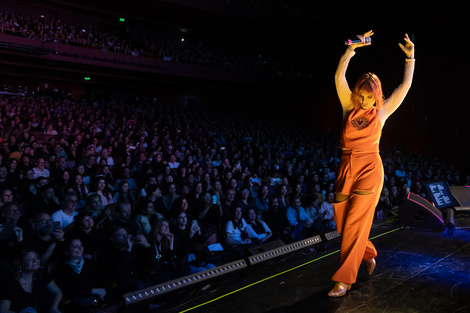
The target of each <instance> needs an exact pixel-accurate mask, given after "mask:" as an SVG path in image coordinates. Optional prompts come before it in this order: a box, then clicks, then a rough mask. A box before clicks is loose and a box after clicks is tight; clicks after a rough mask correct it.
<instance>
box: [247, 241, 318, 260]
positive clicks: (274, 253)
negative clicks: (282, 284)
mask: <svg viewBox="0 0 470 313" xmlns="http://www.w3.org/2000/svg"><path fill="white" fill-rule="evenodd" d="M319 242H321V238H320V236H315V237H311V238H307V239H303V240H300V241H296V242H294V243H291V244H288V245H285V246H282V247H279V248H276V249H272V250H269V251H266V252H263V253H259V254H256V255H253V256H250V257H249V258H248V262H249V263H250V265H254V264H258V263H261V262H264V261H266V260H269V259H273V258H277V257H278V256H281V255H284V254H287V253H291V252H293V251H296V250H299V249H303V248H306V247H308V246H311V245H314V244H317V243H319Z"/></svg>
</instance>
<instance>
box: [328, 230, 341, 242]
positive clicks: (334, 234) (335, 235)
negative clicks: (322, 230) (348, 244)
mask: <svg viewBox="0 0 470 313" xmlns="http://www.w3.org/2000/svg"><path fill="white" fill-rule="evenodd" d="M338 237H341V235H340V234H339V233H338V231H336V230H335V231H332V232H329V233H326V234H325V238H326V240H328V241H330V240H333V239H336V238H338Z"/></svg>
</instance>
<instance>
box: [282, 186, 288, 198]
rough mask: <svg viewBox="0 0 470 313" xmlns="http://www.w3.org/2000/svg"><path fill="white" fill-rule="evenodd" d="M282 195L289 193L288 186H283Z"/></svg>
mask: <svg viewBox="0 0 470 313" xmlns="http://www.w3.org/2000/svg"><path fill="white" fill-rule="evenodd" d="M281 195H283V196H285V195H287V186H282V187H281Z"/></svg>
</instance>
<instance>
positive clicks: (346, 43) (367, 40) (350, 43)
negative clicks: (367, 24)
mask: <svg viewBox="0 0 470 313" xmlns="http://www.w3.org/2000/svg"><path fill="white" fill-rule="evenodd" d="M371 41H372V39H370V37H365V38H364V43H371ZM361 43H362V41H361V39H355V40H351V39H348V40H345V41H344V44H345V45H346V46H351V45H357V44H361Z"/></svg>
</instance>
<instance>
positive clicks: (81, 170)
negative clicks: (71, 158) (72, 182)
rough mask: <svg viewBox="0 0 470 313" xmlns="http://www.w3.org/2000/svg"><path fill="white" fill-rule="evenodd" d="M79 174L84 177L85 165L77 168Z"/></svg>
mask: <svg viewBox="0 0 470 313" xmlns="http://www.w3.org/2000/svg"><path fill="white" fill-rule="evenodd" d="M77 172H78V173H79V174H80V175H83V173H85V167H84V166H83V165H80V166H79V167H78V168H77Z"/></svg>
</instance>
